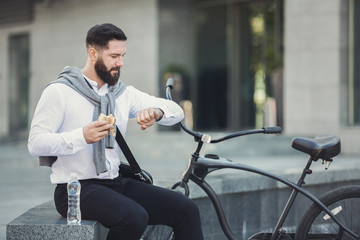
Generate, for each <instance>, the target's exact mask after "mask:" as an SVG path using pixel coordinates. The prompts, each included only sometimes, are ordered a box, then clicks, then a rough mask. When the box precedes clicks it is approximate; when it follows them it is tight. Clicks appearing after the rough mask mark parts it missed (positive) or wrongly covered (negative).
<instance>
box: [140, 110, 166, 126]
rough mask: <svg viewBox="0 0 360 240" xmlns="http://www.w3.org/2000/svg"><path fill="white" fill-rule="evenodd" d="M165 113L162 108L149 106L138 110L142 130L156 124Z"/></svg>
mask: <svg viewBox="0 0 360 240" xmlns="http://www.w3.org/2000/svg"><path fill="white" fill-rule="evenodd" d="M163 115H164V113H163V111H162V110H161V109H160V108H147V109H144V110H141V111H140V112H138V114H137V117H136V121H137V123H138V124H139V125H140V126H141V130H145V129H147V128H148V127H150V126H152V125H154V123H155V122H156V121H157V120H160V119H161V118H162V117H163Z"/></svg>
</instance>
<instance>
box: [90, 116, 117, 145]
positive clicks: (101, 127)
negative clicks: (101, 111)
mask: <svg viewBox="0 0 360 240" xmlns="http://www.w3.org/2000/svg"><path fill="white" fill-rule="evenodd" d="M111 127H112V125H111V124H108V123H107V121H94V122H92V123H89V124H88V125H86V126H85V127H84V128H83V134H84V138H85V141H86V142H87V143H88V144H90V143H94V142H98V141H100V140H101V139H103V138H104V137H105V136H107V135H108V134H109V133H108V130H109V128H111Z"/></svg>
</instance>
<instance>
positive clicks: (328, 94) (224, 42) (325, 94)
mask: <svg viewBox="0 0 360 240" xmlns="http://www.w3.org/2000/svg"><path fill="white" fill-rule="evenodd" d="M104 22H111V23H113V24H115V25H117V26H119V27H120V28H122V29H123V30H124V32H125V33H126V35H127V37H128V41H127V42H128V43H127V47H128V49H127V54H126V58H125V67H124V68H123V69H122V72H121V80H122V81H124V82H125V83H126V84H128V85H134V86H135V87H137V88H138V89H140V90H143V91H146V92H149V93H151V94H154V95H161V96H164V84H165V79H166V77H168V76H170V75H173V76H175V78H176V80H177V82H178V84H177V88H176V89H175V96H174V97H175V100H177V101H178V102H180V101H181V103H182V104H183V106H184V107H185V109H186V112H187V116H188V118H187V121H188V122H189V124H192V126H193V128H195V129H199V130H207V131H229V130H239V129H246V128H253V127H262V126H264V125H280V126H282V127H283V129H284V135H289V136H293V135H303V136H315V135H319V134H326V133H329V134H335V135H338V136H340V137H341V139H342V142H343V144H342V146H343V152H346V153H360V144H359V142H360V68H359V66H360V0H302V1H298V0H61V1H60V0H1V1H0V63H1V64H0V138H1V139H8V138H26V136H27V132H28V129H29V125H30V122H31V118H32V115H33V112H34V110H35V107H36V104H37V101H38V99H39V97H40V95H41V92H42V89H43V88H44V86H46V84H47V83H48V82H50V81H52V80H54V79H56V77H57V74H58V73H59V72H60V71H61V70H62V69H63V68H64V67H65V66H67V65H74V66H78V67H80V68H81V67H82V66H84V64H85V61H86V49H85V35H86V32H87V30H88V29H89V28H90V27H92V26H93V25H95V24H99V23H104ZM183 100H186V101H183ZM74 104H76V103H74ZM174 129H175V128H174ZM159 130H160V131H162V130H163V129H162V128H159ZM175 130H176V129H175ZM130 131H131V127H130Z"/></svg>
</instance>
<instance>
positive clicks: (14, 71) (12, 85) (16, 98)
mask: <svg viewBox="0 0 360 240" xmlns="http://www.w3.org/2000/svg"><path fill="white" fill-rule="evenodd" d="M29 60H30V57H29V35H28V34H19V35H13V36H10V38H9V119H10V120H9V124H10V126H9V128H10V132H12V133H15V134H20V133H22V131H26V130H27V127H28V112H29Z"/></svg>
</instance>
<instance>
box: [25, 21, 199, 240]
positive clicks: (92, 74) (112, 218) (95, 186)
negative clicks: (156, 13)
mask: <svg viewBox="0 0 360 240" xmlns="http://www.w3.org/2000/svg"><path fill="white" fill-rule="evenodd" d="M126 40H127V38H126V36H125V34H124V33H123V31H122V30H121V29H119V28H118V27H116V26H114V25H112V24H101V25H96V26H94V27H92V28H91V29H90V30H89V31H88V34H87V37H86V48H87V53H88V59H87V62H86V65H85V67H84V68H83V69H81V70H80V69H78V68H75V67H66V68H65V69H64V70H63V72H62V73H60V75H59V77H58V79H57V80H56V81H54V82H52V83H50V84H49V85H48V86H47V87H46V88H45V89H44V91H43V93H42V96H41V98H40V100H39V103H38V105H37V108H36V111H35V114H34V117H33V120H32V124H31V130H30V135H29V143H28V148H29V152H30V153H31V154H32V155H33V156H57V160H56V161H55V162H53V163H50V162H49V164H50V165H51V169H52V174H51V177H50V178H51V182H52V183H54V184H57V186H56V189H55V193H54V201H55V205H56V209H57V211H58V212H59V213H60V214H61V215H62V216H64V217H65V216H66V214H67V189H66V183H67V182H68V181H69V179H70V174H71V173H76V174H77V176H78V179H79V180H80V182H81V195H80V207H81V214H82V217H83V218H84V219H92V220H97V221H99V222H100V223H101V224H103V225H104V226H105V227H107V228H109V229H110V231H109V234H108V236H107V239H109V240H110V239H126V240H131V239H140V237H141V235H142V233H143V232H144V230H145V228H146V227H147V225H148V224H150V225H153V224H162V225H168V226H171V227H172V228H173V229H174V234H175V238H176V239H177V240H178V239H184V240H185V239H186V240H189V239H193V240H201V239H203V236H202V231H201V223H200V216H199V210H198V208H197V206H196V205H195V204H194V203H193V202H192V201H191V200H190V199H188V198H186V197H185V196H183V195H181V194H178V193H176V192H173V191H170V190H167V189H164V188H159V187H157V186H153V185H150V184H146V183H142V182H139V181H136V180H133V179H128V178H126V179H123V178H121V174H120V175H119V173H118V171H119V165H120V153H121V150H120V148H119V146H118V145H117V143H116V142H115V143H114V137H113V136H111V135H108V130H109V128H110V127H111V125H109V124H108V123H107V122H106V121H96V120H97V117H98V116H99V114H100V113H104V114H105V115H109V114H110V113H112V114H113V115H114V116H115V118H116V127H118V128H119V130H120V132H121V133H122V134H124V133H125V131H126V126H127V123H128V119H129V118H136V120H137V123H138V124H139V125H140V126H141V129H143V130H145V129H147V128H148V127H150V126H152V125H153V124H154V123H155V122H158V123H159V124H163V125H173V124H175V123H177V122H179V121H180V120H181V119H182V118H183V111H182V110H181V108H180V107H179V106H178V105H177V104H175V103H174V102H172V101H169V100H166V99H160V98H156V97H154V96H150V95H148V94H146V93H143V92H140V91H139V90H137V89H135V88H134V87H127V86H125V85H124V83H122V82H120V81H118V79H119V75H120V69H121V67H123V65H124V62H123V59H124V55H125V53H126ZM140 144H146V143H145V142H144V143H140Z"/></svg>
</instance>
